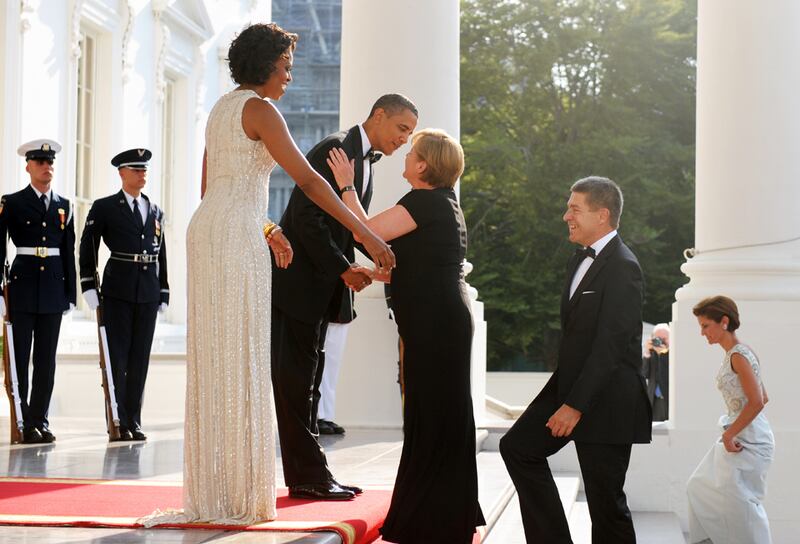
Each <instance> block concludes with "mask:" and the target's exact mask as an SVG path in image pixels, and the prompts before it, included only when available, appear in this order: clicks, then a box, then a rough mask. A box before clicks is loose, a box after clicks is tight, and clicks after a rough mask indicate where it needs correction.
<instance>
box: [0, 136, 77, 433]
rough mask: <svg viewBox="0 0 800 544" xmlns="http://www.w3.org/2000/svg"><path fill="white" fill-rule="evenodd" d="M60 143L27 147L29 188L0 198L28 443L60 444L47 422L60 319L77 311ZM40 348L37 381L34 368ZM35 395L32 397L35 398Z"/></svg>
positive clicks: (23, 150) (2, 258)
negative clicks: (59, 172) (59, 177)
mask: <svg viewBox="0 0 800 544" xmlns="http://www.w3.org/2000/svg"><path fill="white" fill-rule="evenodd" d="M59 151H61V146H60V145H59V144H58V143H57V142H54V141H53V140H34V141H32V142H28V143H25V144H22V145H21V146H20V147H19V149H17V153H19V154H20V155H21V156H23V157H25V171H26V172H27V173H28V175H29V176H30V179H31V182H30V185H28V186H27V187H25V188H24V189H22V190H21V191H17V192H16V193H12V194H9V195H5V196H4V197H3V198H2V201H0V238H2V242H0V248H1V249H0V263H5V262H6V257H7V252H6V250H7V248H6V236H8V238H10V239H11V241H12V242H13V243H14V245H15V246H16V248H17V256H16V257H15V258H14V262H13V263H12V265H11V270H10V272H9V277H7V278H5V281H6V282H8V306H9V307H8V308H5V302H3V299H2V298H0V310H2V312H0V314H5V311H6V309H7V310H8V313H9V317H10V320H11V323H12V325H13V327H14V329H13V330H14V353H15V355H16V366H17V377H18V380H19V395H20V401H21V402H20V404H21V407H22V418H23V420H24V428H23V431H22V441H23V443H25V444H37V443H41V442H48V443H49V442H53V441H55V439H56V437H55V435H54V434H53V433H52V432H51V431H50V428H49V423H48V421H47V411H48V409H49V408H50V398H51V397H52V395H53V385H54V382H55V372H56V347H57V346H58V335H59V332H60V331H61V317H62V315H66V314H67V313H69V312H70V311H71V310H72V309H73V308H75V297H76V291H77V290H76V283H75V226H74V222H73V214H72V211H73V208H72V204H71V203H70V201H69V200H67V199H66V198H64V197H63V196H60V195H58V194H56V192H55V191H53V189H52V187H51V183H52V181H53V162H54V161H55V159H56V153H58V152H59ZM31 344H32V345H33V380H32V382H31V384H30V390H29V389H28V363H29V362H30V356H31ZM28 393H30V398H29V396H28Z"/></svg>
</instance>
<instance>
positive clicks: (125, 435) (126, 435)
mask: <svg viewBox="0 0 800 544" xmlns="http://www.w3.org/2000/svg"><path fill="white" fill-rule="evenodd" d="M131 440H133V435H131V432H130V431H129V430H128V429H126V428H125V427H120V428H119V438H109V439H108V441H109V442H130V441H131Z"/></svg>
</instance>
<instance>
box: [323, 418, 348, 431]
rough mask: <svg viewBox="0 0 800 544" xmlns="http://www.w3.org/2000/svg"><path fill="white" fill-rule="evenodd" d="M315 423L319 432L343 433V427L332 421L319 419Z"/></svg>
mask: <svg viewBox="0 0 800 544" xmlns="http://www.w3.org/2000/svg"><path fill="white" fill-rule="evenodd" d="M317 424H318V425H319V434H344V427H342V426H341V425H337V424H336V423H334V422H333V421H328V420H327V419H320V420H319V421H317Z"/></svg>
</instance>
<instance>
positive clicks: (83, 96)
mask: <svg viewBox="0 0 800 544" xmlns="http://www.w3.org/2000/svg"><path fill="white" fill-rule="evenodd" d="M96 43H97V41H96V37H95V36H93V35H92V34H91V33H89V32H86V31H85V30H81V35H80V41H79V46H80V57H79V58H78V77H77V82H78V92H77V105H76V106H77V108H76V111H77V122H76V125H75V216H74V222H75V230H76V231H77V232H80V230H79V229H82V228H83V226H84V225H85V224H86V216H87V215H88V213H89V208H90V207H91V205H92V196H93V195H92V179H93V174H94V173H93V164H94V144H95V124H94V121H95V113H96V109H95V83H96V65H97V62H96ZM75 246H76V247H75V249H76V251H77V250H78V244H75ZM78 302H79V304H78V305H79V308H80V309H81V310H85V309H86V306H85V303H84V301H83V298H82V297H78Z"/></svg>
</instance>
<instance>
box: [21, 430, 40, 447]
mask: <svg viewBox="0 0 800 544" xmlns="http://www.w3.org/2000/svg"><path fill="white" fill-rule="evenodd" d="M43 442H44V437H43V436H42V433H40V432H39V429H37V428H36V427H34V428H32V429H23V431H22V443H23V444H41V443H43Z"/></svg>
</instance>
